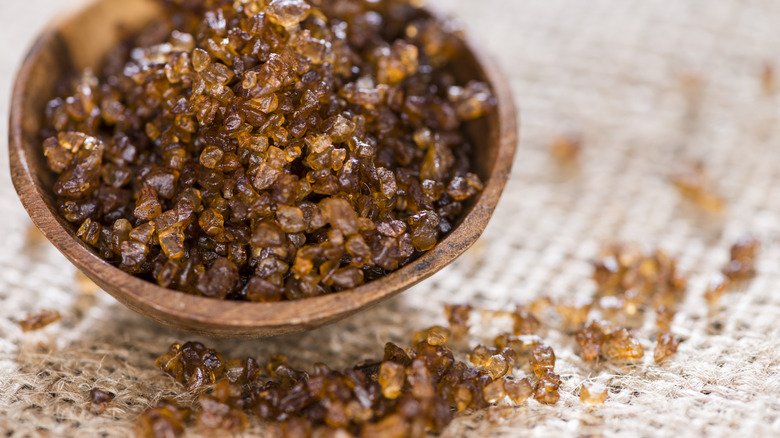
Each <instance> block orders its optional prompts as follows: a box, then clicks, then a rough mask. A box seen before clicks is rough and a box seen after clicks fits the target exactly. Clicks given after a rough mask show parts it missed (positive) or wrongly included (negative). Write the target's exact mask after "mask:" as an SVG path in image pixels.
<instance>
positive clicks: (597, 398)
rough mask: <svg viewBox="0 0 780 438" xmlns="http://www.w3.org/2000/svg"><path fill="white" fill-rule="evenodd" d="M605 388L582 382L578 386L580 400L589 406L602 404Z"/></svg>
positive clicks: (605, 397) (604, 397) (596, 384)
mask: <svg viewBox="0 0 780 438" xmlns="http://www.w3.org/2000/svg"><path fill="white" fill-rule="evenodd" d="M606 399H607V387H606V386H604V385H602V384H600V383H596V382H583V383H582V385H581V386H580V400H582V402H583V403H586V404H589V405H600V404H604V401H605V400H606Z"/></svg>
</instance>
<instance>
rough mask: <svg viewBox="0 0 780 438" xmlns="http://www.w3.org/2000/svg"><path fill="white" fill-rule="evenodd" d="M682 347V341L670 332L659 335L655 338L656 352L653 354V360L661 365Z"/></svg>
mask: <svg viewBox="0 0 780 438" xmlns="http://www.w3.org/2000/svg"><path fill="white" fill-rule="evenodd" d="M679 345H680V341H678V340H677V338H675V337H674V335H673V334H671V333H669V332H661V333H658V336H657V337H656V338H655V351H654V352H653V359H654V360H655V363H661V362H662V361H663V360H664V359H665V358H667V357H668V356H671V355H673V354H674V353H676V352H677V347H678V346H679Z"/></svg>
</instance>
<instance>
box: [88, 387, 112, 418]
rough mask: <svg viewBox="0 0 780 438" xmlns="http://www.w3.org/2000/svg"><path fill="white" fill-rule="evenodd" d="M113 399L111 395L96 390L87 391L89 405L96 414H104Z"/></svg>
mask: <svg viewBox="0 0 780 438" xmlns="http://www.w3.org/2000/svg"><path fill="white" fill-rule="evenodd" d="M113 399H114V396H113V395H111V394H109V393H107V392H105V391H102V390H100V389H98V388H92V389H91V390H90V391H89V401H90V403H91V409H92V412H96V413H102V412H105V411H106V409H107V408H108V404H109V403H110V402H111V400H113Z"/></svg>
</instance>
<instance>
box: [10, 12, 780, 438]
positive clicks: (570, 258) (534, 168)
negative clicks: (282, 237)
mask: <svg viewBox="0 0 780 438" xmlns="http://www.w3.org/2000/svg"><path fill="white" fill-rule="evenodd" d="M66 3H68V2H67V1H65V0H26V1H24V2H14V1H2V2H0V17H2V19H3V20H4V23H3V26H2V27H0V36H2V38H0V53H2V57H3V60H2V62H0V83H1V84H0V101H2V102H3V105H2V107H0V120H1V122H0V123H2V125H1V126H0V129H2V132H1V133H0V137H2V138H7V124H6V120H7V104H6V103H5V102H8V100H9V99H8V94H9V90H10V88H11V83H12V77H13V74H14V70H15V69H16V68H17V66H18V65H19V63H20V61H21V58H22V56H23V52H24V51H25V50H26V47H27V46H28V45H29V44H30V42H31V41H32V38H33V36H34V34H35V33H36V32H37V30H39V29H40V28H41V26H42V25H43V24H44V23H45V22H46V21H47V20H48V19H49V18H50V17H52V16H54V15H55V14H56V13H57V10H58V9H60V8H62V7H64V6H66ZM435 3H436V4H437V5H438V6H440V7H441V8H443V9H446V10H448V11H451V12H452V13H453V14H454V15H456V16H457V17H461V19H462V20H463V21H465V27H466V29H468V31H469V32H470V33H471V34H472V35H473V36H474V38H475V39H476V40H478V41H481V42H482V43H483V44H484V46H485V47H488V48H490V51H491V52H492V53H494V54H495V55H496V57H497V58H498V60H499V63H500V65H501V66H502V67H503V69H504V71H505V73H506V75H507V77H508V78H509V79H510V81H511V85H512V87H513V91H514V93H515V99H516V102H517V104H518V106H519V108H520V110H521V130H520V133H521V143H520V147H519V150H518V154H517V157H516V161H515V163H514V164H515V167H514V173H513V176H512V178H511V180H510V182H509V184H508V186H507V188H506V191H505V193H504V196H503V199H502V201H501V203H500V205H499V208H498V209H497V210H496V212H495V215H494V217H493V219H492V221H491V224H490V226H489V227H488V229H487V231H486V232H485V234H484V236H483V238H482V239H481V240H480V241H479V242H478V244H477V245H475V247H474V248H472V249H471V250H470V251H469V252H468V253H467V254H466V255H464V256H463V257H461V258H460V259H459V260H457V261H456V262H455V263H454V264H453V265H451V266H450V267H448V268H446V269H444V270H443V271H442V272H440V273H439V274H437V275H436V276H435V277H433V278H431V279H430V280H427V281H425V282H424V283H423V284H421V285H419V286H417V287H415V288H413V289H412V290H409V291H408V292H406V293H404V294H403V295H401V296H400V297H398V298H395V299H393V300H391V301H389V302H387V303H385V304H382V305H379V306H377V307H374V308H372V309H370V310H368V311H366V312H364V313H362V314H360V315H357V316H354V317H352V318H350V319H347V320H345V321H343V322H341V323H337V324H334V325H331V326H328V327H325V328H322V329H319V330H317V331H314V332H310V333H304V334H299V335H291V336H282V337H277V338H273V339H267V340H257V341H213V340H212V341H209V340H203V339H199V338H197V337H193V336H191V335H188V334H185V333H181V332H176V331H173V330H169V329H164V328H161V327H159V326H156V325H154V324H153V323H151V322H149V321H147V320H145V319H144V318H142V317H140V316H138V315H136V314H134V313H133V312H131V311H130V310H127V309H125V308H124V307H123V306H121V305H120V304H118V303H116V302H115V301H114V300H113V299H112V298H111V297H110V296H108V295H107V294H105V293H103V292H101V291H97V292H95V293H94V294H90V293H85V292H84V290H83V289H82V288H80V287H79V286H78V284H77V281H76V275H75V269H74V268H73V267H72V266H71V265H70V264H69V263H68V262H67V261H66V260H65V259H64V258H63V257H62V256H61V255H59V253H58V252H57V251H56V250H54V249H53V247H51V245H49V243H48V242H46V241H42V240H41V238H40V237H39V236H36V234H35V233H31V232H29V231H28V229H29V226H30V222H29V219H27V215H26V214H25V212H24V210H23V209H22V207H21V206H20V204H19V202H18V200H17V198H16V194H15V193H14V191H13V188H12V186H11V182H10V178H9V172H8V161H7V154H6V153H5V152H3V153H2V154H0V180H1V181H0V184H1V186H0V187H2V189H1V190H0V209H1V211H2V212H3V214H2V218H0V225H1V227H0V229H2V232H1V233H0V248H2V251H0V300H1V301H0V302H1V303H2V304H1V305H0V432H4V433H5V434H6V436H76V435H78V436H127V435H128V434H129V433H130V431H131V428H132V424H133V421H134V419H135V418H136V417H137V416H138V415H139V414H140V412H142V411H143V410H144V409H146V408H147V407H149V406H150V405H152V404H153V403H155V402H156V400H157V399H159V398H161V397H169V396H176V397H179V398H180V399H181V400H182V401H183V402H185V403H186V402H188V401H189V397H190V396H188V395H186V394H185V395H181V393H182V392H183V391H182V389H181V388H180V387H179V386H178V385H176V384H174V383H173V382H172V380H171V379H169V378H167V377H166V376H164V375H162V373H161V372H159V371H158V370H156V369H155V368H154V365H153V361H154V358H155V357H156V355H159V354H160V353H162V352H164V351H165V350H166V349H167V347H168V345H169V344H171V343H172V342H177V341H183V340H189V339H199V340H202V341H204V342H206V343H207V344H208V345H210V346H212V347H215V348H217V349H219V350H222V351H223V352H225V353H226V355H229V356H243V355H253V356H255V357H258V358H259V359H260V360H264V359H267V358H268V356H269V355H270V354H274V353H278V352H284V353H285V354H287V355H288V356H289V357H290V358H291V362H292V364H293V365H299V366H302V367H303V366H306V364H311V363H312V362H326V363H328V364H330V365H332V366H333V367H344V366H347V365H348V364H350V363H355V362H356V361H359V360H362V359H366V358H376V357H377V356H379V355H380V354H381V350H382V346H383V345H384V343H385V342H387V341H394V342H398V343H401V344H402V345H405V344H407V342H408V339H409V338H410V336H411V334H412V333H413V331H414V330H416V329H419V328H423V327H425V326H429V325H432V324H436V323H442V322H443V315H442V311H441V304H443V303H451V302H467V301H468V302H472V303H473V304H474V305H475V306H477V307H483V308H492V309H511V308H513V306H514V303H517V302H522V301H529V300H532V299H534V298H536V297H539V296H542V295H549V296H553V297H571V296H582V297H587V296H590V295H591V294H592V293H593V291H594V284H593V282H592V281H591V280H590V274H591V270H592V268H591V264H590V261H591V260H592V259H593V258H594V257H595V256H596V254H597V252H598V249H599V247H601V246H602V245H603V244H605V243H609V242H613V241H631V242H638V243H639V244H641V245H643V246H644V247H645V248H647V249H652V248H656V247H658V248H662V249H664V250H666V251H667V252H669V253H670V254H672V255H674V256H676V257H677V258H678V260H679V262H680V265H681V268H682V269H683V270H684V271H685V272H686V273H687V274H688V276H689V287H688V292H687V295H686V298H685V301H684V303H683V305H682V306H681V309H680V312H679V313H678V314H677V315H676V317H675V319H674V323H673V325H672V331H673V332H674V333H675V334H677V335H678V336H679V337H680V338H682V339H683V342H682V343H681V345H680V349H679V351H678V353H677V354H676V355H675V356H673V357H672V358H671V359H670V360H667V361H666V362H664V363H663V364H662V365H660V366H659V365H656V364H654V363H653V361H652V354H651V353H652V348H653V337H652V333H653V327H652V325H653V324H652V315H648V320H647V321H644V322H643V323H640V324H639V325H638V327H637V328H638V329H637V332H638V333H639V334H640V335H641V341H642V343H643V345H644V346H645V350H646V351H647V352H649V353H650V354H646V355H645V358H644V359H643V360H642V361H640V362H639V363H638V364H635V365H633V366H617V365H613V364H610V363H598V364H591V363H586V362H584V361H582V360H581V359H580V358H579V356H578V355H577V351H578V350H577V348H576V345H575V343H574V341H573V339H572V337H571V336H570V335H568V334H565V333H563V332H561V331H559V330H557V329H555V328H554V327H545V328H544V329H543V333H542V335H543V337H544V338H545V339H546V340H547V342H548V343H550V344H551V345H552V346H553V347H554V349H555V352H556V355H557V356H558V364H557V366H556V369H557V371H558V372H559V373H560V374H561V375H562V377H563V379H564V383H563V386H562V397H561V401H560V402H559V403H558V404H557V405H555V406H543V405H540V404H538V403H536V402H535V401H529V402H528V403H527V404H525V405H523V406H520V407H511V406H509V405H501V406H497V407H494V408H491V409H490V410H488V411H483V412H474V413H466V414H461V415H458V416H457V417H456V420H455V421H454V422H453V423H452V424H451V425H450V427H449V428H448V429H447V430H446V431H445V433H444V436H458V437H481V436H525V435H529V436H549V435H550V434H553V433H565V434H566V435H582V436H601V435H603V436H627V435H637V436H677V435H707V436H750V435H752V436H769V435H777V434H780V401H778V397H777V395H778V394H780V323H778V321H777V317H778V315H780V271H779V270H778V267H779V266H780V247H778V244H777V243H778V238H780V193H779V192H778V191H780V185H779V184H778V181H777V175H778V170H780V164H778V163H780V160H778V158H780V148H779V147H778V146H777V145H778V142H779V141H780V128H778V126H780V125H779V124H778V118H779V116H780V112H779V111H778V103H779V102H778V99H779V98H780V97H779V96H778V95H767V94H766V93H765V92H764V91H763V90H762V83H761V72H762V69H763V68H764V66H765V65H767V64H768V65H773V64H775V65H777V67H778V68H780V59H778V57H779V55H778V53H780V51H778V50H777V47H776V46H777V44H778V41H780V26H778V25H777V24H778V23H780V2H771V1H760V0H721V1H718V2H712V1H705V0H676V1H653V0H636V1H631V2H626V1H623V0H592V1H589V2H582V1H576V0H523V1H520V0H480V1H472V0H439V1H436V2H435ZM697 84H698V85H697ZM572 129H573V130H576V131H579V132H581V133H582V135H583V139H584V143H583V150H582V154H581V156H580V159H579V161H578V164H577V165H573V166H571V165H570V166H562V165H561V164H560V163H558V162H556V161H555V160H554V159H553V158H552V157H551V155H550V154H549V149H548V146H549V143H550V141H551V140H552V139H553V138H554V137H555V136H556V135H558V134H560V133H562V132H567V131H568V130H572ZM697 160H699V161H702V162H703V163H704V164H705V165H706V167H707V169H708V171H709V173H710V174H711V176H712V177H713V179H714V180H715V182H716V185H717V187H718V190H719V192H720V193H721V194H722V195H723V197H724V198H725V200H726V208H725V210H724V211H723V212H722V213H720V214H711V213H706V212H703V211H701V210H700V209H698V208H697V207H696V206H694V205H691V204H689V203H687V202H685V201H684V200H682V199H681V198H680V197H679V195H678V193H677V192H676V191H675V189H674V187H673V186H672V185H671V184H670V183H669V176H670V175H671V174H672V173H673V172H674V171H675V170H676V169H677V168H678V166H681V165H684V164H685V163H688V162H692V161H697ZM744 232H752V233H753V234H755V235H756V236H757V237H758V238H759V239H760V241H761V242H762V244H763V248H762V253H761V256H760V260H759V263H758V270H759V274H758V276H757V277H756V278H755V279H754V280H753V281H751V282H750V283H747V284H745V285H743V286H741V287H740V289H739V290H738V291H734V292H731V293H728V294H726V295H725V296H724V297H723V299H722V300H721V301H720V303H719V304H718V305H717V306H715V307H709V306H707V305H706V303H705V300H704V299H703V298H702V293H703V291H704V288H705V284H706V278H707V275H708V274H710V273H713V272H716V271H717V270H718V269H719V268H720V267H721V266H722V265H723V264H724V262H726V261H727V259H728V248H729V246H730V245H731V243H732V242H734V240H735V239H736V238H737V237H738V236H739V235H741V234H743V233H744ZM42 308H58V309H62V313H63V319H62V321H60V322H58V323H55V324H53V325H51V326H49V327H47V328H45V329H43V330H41V331H38V332H32V333H26V334H23V333H22V332H21V330H20V329H19V327H18V325H17V323H16V321H17V320H18V319H19V318H20V317H22V316H24V315H25V314H26V313H28V312H34V311H36V310H40V309H42ZM477 322H478V321H477ZM497 329H498V328H496V327H488V326H483V325H480V324H476V325H475V328H474V329H473V330H472V334H473V335H474V339H473V341H474V342H477V341H478V340H479V339H480V338H483V339H489V338H490V336H491V335H495V333H496V330H497ZM461 359H462V357H461ZM586 379H591V380H595V381H599V382H602V383H605V384H606V385H607V386H608V387H609V389H610V394H609V399H608V401H607V403H606V404H605V405H603V406H600V407H596V408H589V407H586V406H584V405H583V404H581V403H580V401H579V399H578V396H577V391H578V388H579V385H580V384H581V383H582V382H583V381H584V380H586ZM93 387H98V388H101V389H103V390H104V391H110V392H112V393H114V394H116V399H115V400H114V401H113V402H112V403H111V405H110V408H109V409H108V411H107V412H105V413H104V414H102V415H96V414H93V413H91V412H90V411H89V409H88V405H89V403H88V393H89V390H90V389H91V388H93ZM262 430H263V428H262V425H259V424H254V425H253V426H252V428H251V430H250V431H249V432H247V434H246V435H247V436H254V434H257V435H258V436H260V435H262ZM188 436H197V432H195V431H190V432H189V435H188Z"/></svg>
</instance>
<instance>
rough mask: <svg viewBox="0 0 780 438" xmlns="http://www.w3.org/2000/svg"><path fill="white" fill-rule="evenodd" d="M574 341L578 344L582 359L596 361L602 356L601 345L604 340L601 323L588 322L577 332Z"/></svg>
mask: <svg viewBox="0 0 780 438" xmlns="http://www.w3.org/2000/svg"><path fill="white" fill-rule="evenodd" d="M574 339H575V340H576V341H577V343H578V344H580V347H581V349H582V358H583V359H585V360H595V359H598V358H599V356H601V355H602V351H601V344H602V343H603V342H604V339H605V333H604V328H603V323H602V322H599V321H591V322H589V323H588V324H586V325H584V326H582V327H580V328H579V329H578V330H577V332H576V333H575V335H574Z"/></svg>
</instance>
